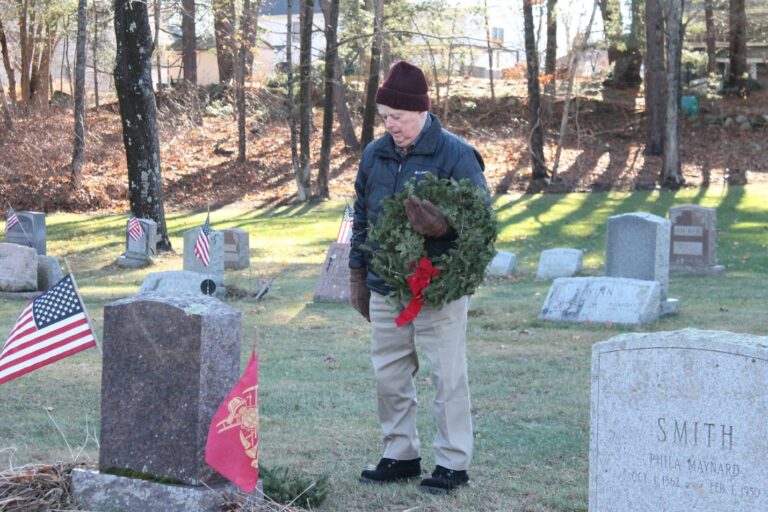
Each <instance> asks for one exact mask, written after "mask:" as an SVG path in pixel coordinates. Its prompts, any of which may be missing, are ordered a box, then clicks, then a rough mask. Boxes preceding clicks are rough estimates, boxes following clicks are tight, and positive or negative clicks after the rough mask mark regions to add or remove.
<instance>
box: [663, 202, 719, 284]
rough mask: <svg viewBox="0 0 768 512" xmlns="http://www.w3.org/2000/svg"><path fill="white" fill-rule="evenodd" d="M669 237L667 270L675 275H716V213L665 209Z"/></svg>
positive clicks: (688, 207) (687, 207)
mask: <svg viewBox="0 0 768 512" xmlns="http://www.w3.org/2000/svg"><path fill="white" fill-rule="evenodd" d="M669 220H670V222H671V223H672V233H671V241H670V253H669V269H670V271H675V272H690V273H719V272H722V271H723V270H724V267H723V266H722V265H718V264H717V255H716V252H717V210H716V209H714V208H708V207H706V206H699V205H696V204H687V205H682V206H674V207H672V208H670V209H669Z"/></svg>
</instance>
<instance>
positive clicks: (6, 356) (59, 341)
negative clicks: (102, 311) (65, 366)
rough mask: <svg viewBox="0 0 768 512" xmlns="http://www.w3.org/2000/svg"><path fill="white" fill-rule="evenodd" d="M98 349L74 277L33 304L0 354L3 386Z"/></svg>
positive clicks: (55, 287) (12, 332)
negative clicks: (58, 362) (87, 351)
mask: <svg viewBox="0 0 768 512" xmlns="http://www.w3.org/2000/svg"><path fill="white" fill-rule="evenodd" d="M95 346H96V337H95V336H94V334H93V329H92V328H91V323H90V320H89V319H88V314H87V313H86V312H85V307H84V306H83V302H82V301H81V299H80V294H79V293H78V292H77V288H76V287H75V281H74V279H73V278H72V275H71V274H70V275H67V276H66V277H65V278H64V279H62V280H61V281H59V282H58V283H56V285H55V286H54V287H53V288H51V289H50V290H48V291H47V292H45V293H44V294H42V295H40V296H39V297H38V298H36V299H35V300H33V301H32V302H30V303H29V304H28V305H27V307H25V308H24V311H22V312H21V315H20V316H19V318H18V320H16V323H15V324H14V326H13V328H12V329H11V334H10V335H9V336H8V340H7V341H6V342H5V346H4V347H3V350H2V352H0V384H2V383H3V382H7V381H9V380H12V379H15V378H16V377H20V376H22V375H24V374H25V373H29V372H31V371H32V370H36V369H37V368H40V367H41V366H45V365H47V364H51V363H52V362H54V361H58V360H59V359H61V358H64V357H67V356H69V355H72V354H75V353H77V352H80V351H81V350H85V349H87V348H91V347H95Z"/></svg>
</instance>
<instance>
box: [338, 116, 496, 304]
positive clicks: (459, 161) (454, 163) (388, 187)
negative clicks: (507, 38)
mask: <svg viewBox="0 0 768 512" xmlns="http://www.w3.org/2000/svg"><path fill="white" fill-rule="evenodd" d="M427 115H429V116H431V123H430V125H429V126H428V127H427V128H426V130H425V131H424V133H422V134H421V136H420V138H418V140H417V142H416V145H415V146H414V147H413V149H412V150H411V151H410V152H409V153H408V155H406V156H401V154H400V153H398V152H397V151H396V150H395V143H394V141H393V140H392V136H391V135H390V134H389V133H387V134H384V135H383V136H381V137H379V138H378V139H376V140H374V141H373V142H371V143H370V144H368V146H366V148H365V151H363V157H362V159H361V160H360V166H359V168H358V171H357V178H356V179H355V192H356V193H357V198H356V199H355V219H354V224H353V225H352V250H351V252H350V254H349V266H350V268H366V267H369V265H368V262H369V260H370V257H371V255H370V253H367V252H366V251H363V249H362V248H361V247H360V245H361V244H363V243H365V241H366V238H367V236H368V233H369V231H370V226H374V225H375V224H376V217H377V216H378V214H379V212H380V211H381V201H382V200H383V199H384V198H386V197H388V196H391V195H394V194H396V193H398V192H400V191H401V190H403V186H404V185H405V183H406V182H407V181H409V180H411V179H413V178H415V181H418V180H420V179H423V178H424V177H425V176H426V175H427V174H435V175H437V176H438V177H440V178H453V179H454V180H456V181H460V180H463V179H465V178H467V179H469V180H470V181H471V182H472V183H475V184H477V185H478V186H480V187H482V188H483V190H484V191H485V192H486V194H487V193H488V186H487V185H486V183H485V176H483V170H484V169H485V164H484V163H483V158H482V157H481V156H480V153H478V152H477V150H476V149H475V148H473V147H472V146H470V145H469V144H468V143H467V142H466V141H465V140H464V139H462V138H460V137H458V136H457V135H454V134H453V133H451V132H449V131H448V130H444V129H443V128H442V127H441V126H440V121H439V120H438V118H437V117H436V116H435V115H433V114H427ZM453 236H454V237H455V234H454V235H453ZM450 243H451V239H450V237H448V238H446V239H430V238H428V239H427V240H426V244H427V252H428V253H429V255H430V256H433V257H434V256H437V255H439V254H444V253H445V252H447V251H448V249H449V248H450ZM368 287H369V288H370V289H371V290H373V291H376V292H378V293H381V294H383V295H387V294H389V292H390V290H389V288H388V287H387V286H386V285H385V284H384V281H383V280H382V279H381V278H380V277H379V276H377V275H376V274H374V273H373V272H372V271H371V270H370V268H369V270H368Z"/></svg>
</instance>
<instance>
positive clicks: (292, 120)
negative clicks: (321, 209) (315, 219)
mask: <svg viewBox="0 0 768 512" xmlns="http://www.w3.org/2000/svg"><path fill="white" fill-rule="evenodd" d="M287 3H288V5H287V12H288V21H287V24H286V34H287V36H288V37H287V41H288V44H287V45H286V47H285V58H286V60H287V61H288V69H287V70H286V72H287V75H288V127H289V128H290V130H291V167H292V169H293V175H294V176H295V177H296V197H297V198H298V200H299V201H301V202H304V201H306V200H307V199H308V198H309V194H310V190H309V188H307V187H305V186H304V184H305V182H306V180H305V179H304V176H303V174H302V168H301V164H300V162H299V148H298V144H299V133H298V129H297V127H296V102H295V101H294V97H293V14H292V12H293V2H292V0H287Z"/></svg>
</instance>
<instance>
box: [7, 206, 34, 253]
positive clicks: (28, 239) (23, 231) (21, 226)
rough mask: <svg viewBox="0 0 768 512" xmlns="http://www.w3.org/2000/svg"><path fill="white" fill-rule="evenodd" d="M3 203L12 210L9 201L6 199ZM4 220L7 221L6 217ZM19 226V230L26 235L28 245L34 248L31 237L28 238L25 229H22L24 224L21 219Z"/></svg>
mask: <svg viewBox="0 0 768 512" xmlns="http://www.w3.org/2000/svg"><path fill="white" fill-rule="evenodd" d="M5 204H7V205H8V208H10V209H11V210H13V206H11V203H9V202H8V200H7V199H6V201H5ZM14 213H15V210H14ZM6 222H7V219H6ZM19 227H20V228H21V232H22V233H24V236H25V237H27V242H29V245H30V247H32V248H33V249H34V248H35V242H33V241H32V238H30V236H29V235H28V234H27V230H26V229H24V224H23V223H22V222H21V219H19Z"/></svg>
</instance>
